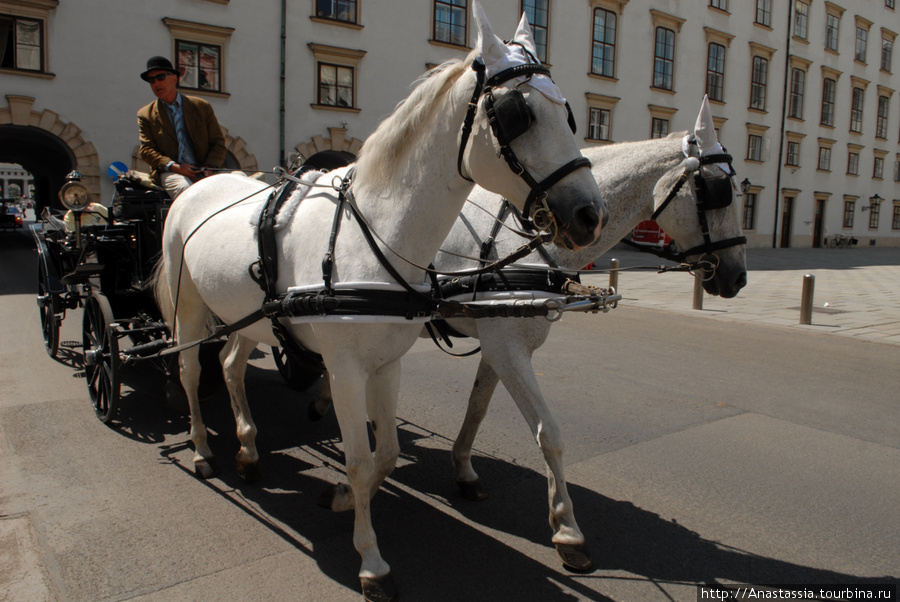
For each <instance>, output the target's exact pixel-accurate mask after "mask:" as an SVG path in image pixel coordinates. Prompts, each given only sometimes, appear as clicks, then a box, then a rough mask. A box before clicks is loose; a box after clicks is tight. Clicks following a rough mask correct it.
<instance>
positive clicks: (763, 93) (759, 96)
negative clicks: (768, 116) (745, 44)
mask: <svg viewBox="0 0 900 602" xmlns="http://www.w3.org/2000/svg"><path fill="white" fill-rule="evenodd" d="M757 61H759V65H760V66H761V67H762V69H761V70H760V69H757ZM760 72H761V73H762V80H761V81H760V80H758V79H757V74H758V73H760ZM768 87H769V59H767V58H766V57H764V56H759V55H754V56H753V60H752V67H751V69H750V108H751V109H754V110H757V111H765V110H766V106H767V101H768V98H767V96H768Z"/></svg>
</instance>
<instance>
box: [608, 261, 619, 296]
mask: <svg viewBox="0 0 900 602" xmlns="http://www.w3.org/2000/svg"><path fill="white" fill-rule="evenodd" d="M609 289H610V290H611V291H615V292H619V260H618V259H616V258H615V257H613V258H612V259H610V260H609Z"/></svg>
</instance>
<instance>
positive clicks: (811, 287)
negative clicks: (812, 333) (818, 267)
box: [800, 274, 816, 325]
mask: <svg viewBox="0 0 900 602" xmlns="http://www.w3.org/2000/svg"><path fill="white" fill-rule="evenodd" d="M815 288H816V277H815V276H813V275H812V274H806V275H805V276H804V277H803V294H802V296H801V297H800V323H801V324H807V325H809V324H812V309H813V293H814V292H815Z"/></svg>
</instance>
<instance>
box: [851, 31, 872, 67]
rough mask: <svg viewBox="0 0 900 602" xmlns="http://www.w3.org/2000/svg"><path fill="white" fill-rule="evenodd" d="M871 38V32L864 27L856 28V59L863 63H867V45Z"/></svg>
mask: <svg viewBox="0 0 900 602" xmlns="http://www.w3.org/2000/svg"><path fill="white" fill-rule="evenodd" d="M868 38H869V31H868V30H867V29H865V28H863V27H859V26H857V27H856V51H855V53H854V55H853V56H854V58H855V59H856V60H857V61H859V62H861V63H865V62H866V44H867V42H868Z"/></svg>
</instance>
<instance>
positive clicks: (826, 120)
mask: <svg viewBox="0 0 900 602" xmlns="http://www.w3.org/2000/svg"><path fill="white" fill-rule="evenodd" d="M829 82H830V83H831V86H830V88H831V90H830V93H829V85H828V84H829ZM836 99H837V80H836V79H834V78H831V77H823V78H822V107H821V112H820V116H819V123H820V124H821V125H824V126H827V127H834V117H835V101H836Z"/></svg>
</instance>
